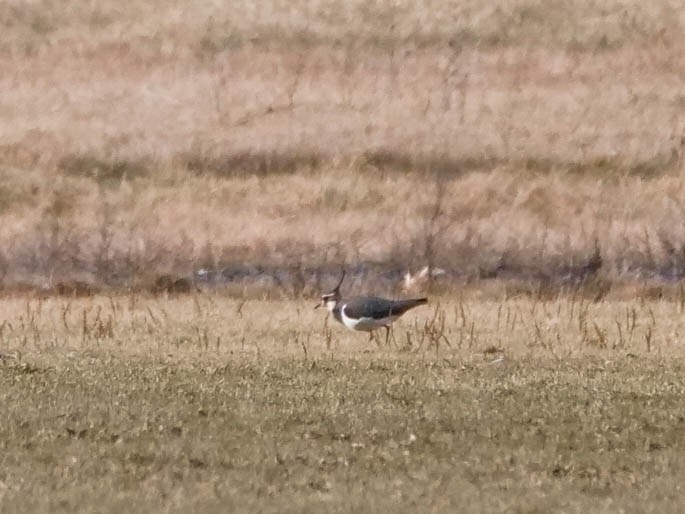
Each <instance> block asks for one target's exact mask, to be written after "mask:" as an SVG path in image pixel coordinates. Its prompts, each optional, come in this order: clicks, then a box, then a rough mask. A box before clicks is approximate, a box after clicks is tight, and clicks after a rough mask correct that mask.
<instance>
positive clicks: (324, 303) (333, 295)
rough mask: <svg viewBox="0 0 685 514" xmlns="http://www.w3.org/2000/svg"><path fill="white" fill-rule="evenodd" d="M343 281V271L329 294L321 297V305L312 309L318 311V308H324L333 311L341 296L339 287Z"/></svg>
mask: <svg viewBox="0 0 685 514" xmlns="http://www.w3.org/2000/svg"><path fill="white" fill-rule="evenodd" d="M344 279H345V270H343V272H342V276H341V277H340V280H339V281H338V285H337V286H335V287H334V288H333V290H332V291H331V292H330V293H325V294H322V295H321V303H318V304H316V306H315V307H314V308H315V309H318V308H319V307H326V308H327V309H328V310H329V311H332V310H333V309H335V306H336V305H337V304H338V302H339V301H340V299H341V298H342V295H341V294H340V286H341V285H342V283H343V280H344Z"/></svg>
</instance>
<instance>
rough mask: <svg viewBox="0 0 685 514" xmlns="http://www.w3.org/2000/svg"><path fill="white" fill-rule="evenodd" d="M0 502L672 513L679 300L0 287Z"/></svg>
mask: <svg viewBox="0 0 685 514" xmlns="http://www.w3.org/2000/svg"><path fill="white" fill-rule="evenodd" d="M0 306H1V308H2V312H3V318H4V321H3V324H2V325H1V327H0V348H1V349H2V362H1V363H0V400H1V401H0V418H1V419H2V420H3V422H2V423H1V424H0V445H2V448H1V451H0V510H1V511H2V512H32V513H39V512H73V511H79V512H125V511H126V512H132V511H133V512H143V511H144V512H199V511H202V512H226V511H231V512H388V511H390V510H392V511H397V512H455V511H459V512H588V511H589V512H678V511H679V509H680V506H681V505H682V498H683V490H682V488H683V485H682V484H683V483H684V480H685V460H684V458H683V455H685V453H684V450H685V445H684V441H685V438H684V435H685V396H684V394H685V378H684V376H685V375H684V374H683V369H684V367H683V366H684V364H685V361H684V360H683V352H684V348H683V339H682V334H683V333H684V332H685V318H684V317H683V312H682V311H683V306H682V305H679V304H678V303H674V302H664V301H654V300H652V301H649V302H644V303H642V304H640V303H638V302H601V303H592V302H587V301H580V300H573V299H560V300H557V301H553V302H534V301H530V300H508V301H499V302H483V301H474V300H470V299H465V300H464V301H461V302H457V301H454V300H449V299H443V301H442V303H438V301H437V300H435V301H434V302H433V305H432V306H427V307H425V308H422V310H417V311H414V312H413V313H412V315H408V316H406V317H405V318H404V319H403V320H402V321H401V322H399V323H398V325H397V326H396V330H395V332H394V339H393V340H392V342H391V344H390V345H389V346H388V347H386V346H384V345H380V346H377V345H374V344H373V343H368V342H367V340H366V337H365V336H364V334H352V333H349V332H347V331H345V330H344V329H343V328H342V327H341V326H339V325H336V326H330V325H329V324H328V323H327V322H326V321H325V318H324V317H323V316H322V314H321V311H314V310H313V309H312V308H311V302H293V301H278V302H276V301H274V302H265V301H247V302H243V301H238V300H234V299H229V298H226V297H223V296H217V295H195V296H190V297H188V296H186V297H182V298H162V297H152V296H137V295H130V296H121V297H111V298H108V297H95V298H89V299H81V300H78V299H72V300H69V299H64V298H48V299H44V300H26V299H23V298H17V299H14V300H11V299H7V300H4V301H2V303H1V304H0Z"/></svg>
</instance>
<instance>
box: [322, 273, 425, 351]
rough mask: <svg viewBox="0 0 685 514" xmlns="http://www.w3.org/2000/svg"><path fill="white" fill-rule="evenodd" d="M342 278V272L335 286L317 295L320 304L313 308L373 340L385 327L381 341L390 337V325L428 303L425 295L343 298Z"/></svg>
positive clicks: (343, 274)
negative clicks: (406, 298)
mask: <svg viewBox="0 0 685 514" xmlns="http://www.w3.org/2000/svg"><path fill="white" fill-rule="evenodd" d="M344 279H345V271H344V270H343V273H342V276H341V277H340V281H339V282H338V285H337V286H335V288H334V289H333V290H332V291H331V292H330V293H326V294H323V295H321V303H319V304H317V305H316V306H315V307H314V308H315V309H317V308H319V307H326V308H327V309H328V310H329V311H330V312H331V313H332V314H333V317H334V318H335V319H336V320H338V321H339V322H340V323H342V324H343V325H345V326H346V327H347V328H349V329H350V330H361V331H364V332H369V340H371V339H373V331H374V330H376V329H379V328H381V327H383V328H385V343H386V344H387V343H388V337H389V336H390V325H392V324H393V323H394V322H395V321H397V319H398V318H399V317H400V316H402V314H404V313H405V312H407V311H408V310H409V309H413V308H414V307H416V306H418V305H423V304H425V303H428V298H412V299H408V300H387V299H385V298H379V297H377V296H355V297H352V298H343V297H342V295H341V294H340V286H341V285H342V283H343V280H344Z"/></svg>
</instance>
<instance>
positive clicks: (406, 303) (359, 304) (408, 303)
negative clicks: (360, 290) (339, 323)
mask: <svg viewBox="0 0 685 514" xmlns="http://www.w3.org/2000/svg"><path fill="white" fill-rule="evenodd" d="M427 301H428V300H427V299H426V298H416V299H412V300H386V299H385V298H378V297H376V296H363V297H359V298H350V299H349V300H347V301H346V302H345V307H344V309H345V315H346V316H348V317H350V318H354V319H359V318H373V319H382V318H387V317H389V316H400V315H401V314H404V313H405V312H407V311H408V310H409V309H411V308H412V307H416V306H417V305H422V304H424V303H426V302H427Z"/></svg>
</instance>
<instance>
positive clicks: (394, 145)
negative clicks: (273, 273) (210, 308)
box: [0, 0, 685, 287]
mask: <svg viewBox="0 0 685 514" xmlns="http://www.w3.org/2000/svg"><path fill="white" fill-rule="evenodd" d="M681 7H682V6H681V5H680V3H679V2H673V1H667V0H658V1H655V2H649V3H645V2H642V1H637V0H629V1H614V0H607V1H603V2H601V4H597V3H596V2H589V1H585V0H574V1H572V2H561V1H556V0H547V1H540V0H491V1H487V2H476V1H468V0H464V1H459V2H442V1H434V0H422V1H420V2H411V3H409V2H385V1H383V2H375V3H369V2H366V1H356V0H355V1H351V2H339V1H334V0H327V1H323V2H310V1H304V0H303V1H301V2H285V3H284V2H277V1H270V0H264V1H260V2H247V1H238V2H230V3H216V2H197V1H192V2H190V1H188V0H175V1H171V2H169V1H164V2H162V1H159V0H146V1H144V2H137V3H136V5H135V6H132V5H126V6H125V7H124V6H121V5H120V3H118V2H113V1H102V2H87V1H83V0H71V1H67V2H60V3H59V4H57V3H54V2H49V1H47V0H36V1H32V2H18V1H5V2H2V3H1V4H0V26H1V27H2V32H3V37H2V39H1V40H0V112H1V113H2V118H1V119H2V123H0V248H1V251H0V273H2V275H3V276H4V277H5V280H4V282H5V283H16V282H22V283H30V284H34V285H38V286H40V287H51V286H53V285H54V283H55V282H57V281H59V280H63V279H71V280H73V279H79V280H83V281H86V282H89V283H99V284H102V283H105V284H108V285H115V286H121V285H122V284H127V283H129V282H131V281H135V280H141V279H142V278H144V277H145V276H147V275H149V274H154V273H159V272H171V273H177V274H187V273H190V272H191V271H192V270H193V269H195V268H197V267H198V266H209V267H218V268H220V267H222V266H232V265H244V264H250V265H255V264H260V265H265V266H267V265H268V266H275V267H283V266H288V265H291V264H292V263H293V262H297V263H302V264H305V265H307V266H313V267H318V266H322V265H326V264H331V263H335V264H339V263H340V262H342V261H343V260H345V261H347V262H348V263H349V262H373V263H380V264H381V265H387V264H389V263H393V264H394V265H398V266H405V267H409V266H422V265H424V264H426V260H428V259H430V260H433V261H434V264H436V265H440V266H442V267H444V268H449V269H452V270H461V271H464V270H465V271H466V272H467V273H469V274H471V275H473V274H474V273H476V272H477V270H478V269H479V268H480V267H484V268H492V267H495V266H496V263H497V262H498V260H500V259H502V258H505V259H506V260H507V262H508V263H509V264H511V265H512V266H514V267H523V266H533V267H535V268H538V269H542V270H545V269H547V268H550V269H552V270H553V269H555V267H558V266H561V265H572V264H573V263H575V262H579V261H583V260H584V259H587V258H588V256H589V255H591V254H592V252H593V249H594V245H595V243H597V244H598V245H599V248H600V250H601V253H602V257H603V259H604V261H603V265H604V267H603V270H602V272H603V273H604V274H605V275H606V277H607V278H609V279H611V280H616V279H617V278H620V277H622V276H626V275H630V276H631V277H633V278H634V277H635V276H640V277H642V278H644V276H652V275H656V276H663V275H668V276H675V277H681V276H682V275H683V274H685V251H684V250H683V248H684V247H685V226H684V225H683V208H682V206H683V204H684V203H685V193H683V191H684V189H683V182H682V173H683V156H684V155H683V152H684V149H683V144H684V141H685V140H684V139H683V137H684V136H685V132H684V131H685V121H684V119H685V96H684V94H683V91H684V90H685V89H684V87H683V85H684V83H685V76H684V75H683V70H685V57H684V56H685V51H683V49H685V30H684V29H685V19H684V16H685V15H684V14H683V9H682V8H681ZM438 192H439V193H438ZM369 218H371V219H373V220H374V224H369V223H368V220H369ZM376 224H379V225H380V226H382V227H383V229H382V230H381V231H379V230H377V228H376ZM427 238H428V239H430V244H427V241H426V240H427ZM550 273H553V271H550Z"/></svg>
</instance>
